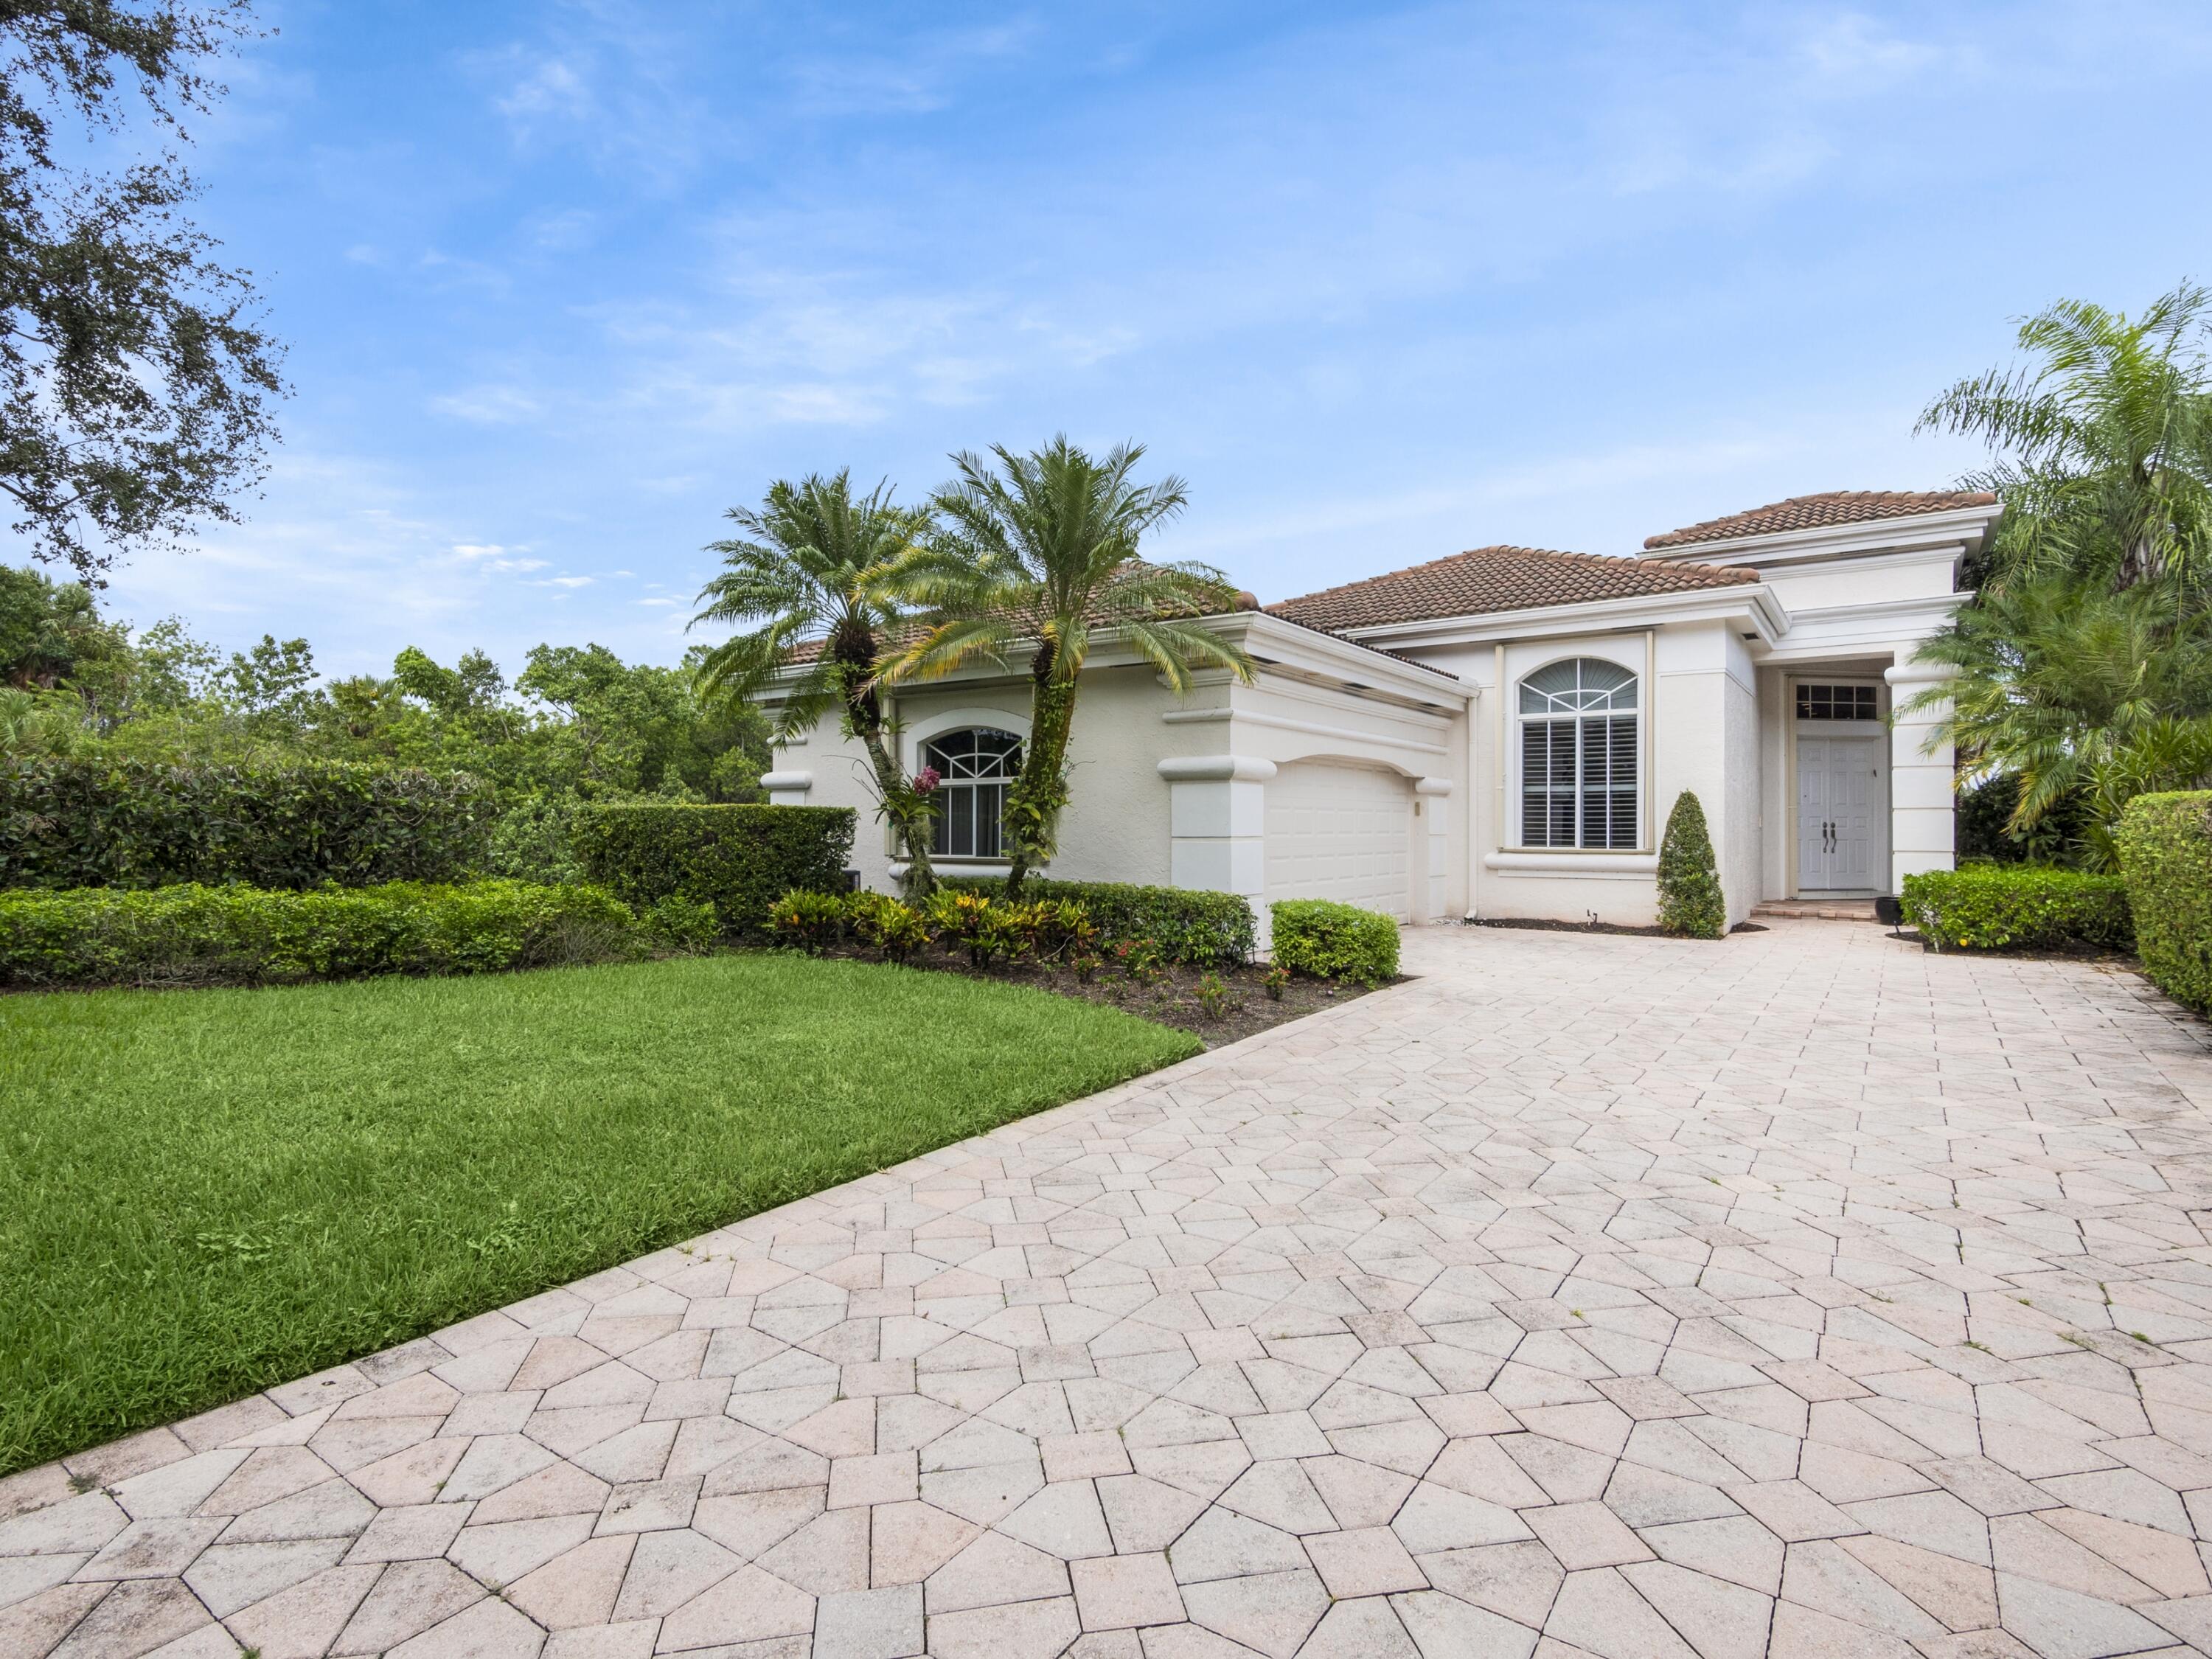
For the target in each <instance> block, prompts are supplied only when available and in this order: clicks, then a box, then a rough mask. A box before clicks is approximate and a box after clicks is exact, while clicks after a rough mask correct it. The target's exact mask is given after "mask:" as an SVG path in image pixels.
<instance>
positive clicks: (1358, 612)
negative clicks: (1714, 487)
mask: <svg viewBox="0 0 2212 1659" xmlns="http://www.w3.org/2000/svg"><path fill="white" fill-rule="evenodd" d="M1757 580H1759V573H1758V572H1757V571H1755V570H1744V569H1739V568H1735V566H1732V565H1723V564H1668V563H1666V562H1662V561H1658V560H1651V561H1648V562H1647V561H1644V560H1638V559H1616V558H1612V557H1608V556H1604V555H1601V554H1596V553H1553V552H1547V551H1546V550H1544V549H1541V548H1535V547H1478V548H1475V549H1474V550H1472V551H1469V552H1466V553H1455V554H1453V555H1452V556H1450V557H1449V558H1445V559H1435V560H1431V562H1429V563H1427V564H1417V565H1414V566H1413V568H1411V569H1407V570H1393V571H1391V572H1390V573H1389V574H1388V575H1383V576H1370V577H1369V578H1368V579H1367V580H1364V581H1358V582H1347V583H1346V584H1345V585H1344V586H1341V587H1328V588H1323V589H1322V591H1321V592H1318V593H1305V594H1301V595H1300V596H1299V597H1298V598H1297V599H1284V600H1281V601H1280V602H1279V603H1277V604H1274V605H1269V606H1268V607H1267V612H1268V614H1269V615H1270V616H1274V617H1281V618H1283V619H1284V620H1285V621H1286V622H1294V623H1303V624H1304V625H1305V626H1306V627H1309V628H1318V629H1323V630H1324V631H1327V632H1330V633H1334V632H1337V631H1339V630H1340V629H1347V628H1374V627H1378V626H1380V625H1382V624H1383V623H1405V622H1427V621H1429V620H1431V619H1432V618H1435V617H1477V616H1482V615H1485V614H1486V613H1488V612H1490V611H1528V610H1534V609H1535V608H1537V607H1540V606H1543V605H1579V604H1583V603H1585V602H1587V601H1589V600H1592V599H1632V598H1635V597H1637V596H1638V595H1639V594H1646V593H1680V592H1693V591H1696V590H1699V589H1704V588H1713V587H1734V586H1737V585H1739V584H1741V583H1744V582H1755V581H1757Z"/></svg>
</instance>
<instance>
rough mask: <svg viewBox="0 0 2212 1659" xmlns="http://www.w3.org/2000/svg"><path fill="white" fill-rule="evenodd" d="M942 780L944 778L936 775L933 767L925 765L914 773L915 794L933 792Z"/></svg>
mask: <svg viewBox="0 0 2212 1659" xmlns="http://www.w3.org/2000/svg"><path fill="white" fill-rule="evenodd" d="M944 781H945V780H944V779H942V778H940V777H939V776H938V775H937V769H936V768H935V767H933V766H925V767H923V768H922V769H921V771H919V772H917V773H915V775H914V793H915V794H917V795H929V794H934V793H936V792H937V786H938V785H939V784H940V783H942V782H944Z"/></svg>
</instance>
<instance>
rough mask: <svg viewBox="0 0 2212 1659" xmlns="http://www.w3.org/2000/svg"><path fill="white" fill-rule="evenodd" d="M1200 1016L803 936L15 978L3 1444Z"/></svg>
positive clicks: (225, 1395)
mask: <svg viewBox="0 0 2212 1659" xmlns="http://www.w3.org/2000/svg"><path fill="white" fill-rule="evenodd" d="M1199 1046H1200V1045H1199V1043H1198V1042H1197V1041H1196V1040H1195V1039H1194V1038H1192V1037H1190V1036H1186V1035H1185V1034H1183V1033H1182V1032H1180V1031H1175V1030H1169V1029H1168V1028H1166V1027H1164V1026H1160V1025H1154V1024H1150V1023H1148V1022H1146V1021H1144V1020H1140V1019H1137V1018H1133V1017H1132V1016H1130V1015H1127V1014H1122V1013H1120V1012H1115V1010H1112V1009H1110V1008H1102V1007H1098V1006H1093V1005H1091V1004H1088V1003H1084V1002H1079V1001H1076V1000H1071V999H1066V998H1060V997H1054V996H1050V995H1048V994H1045V993H1043V992H1040V991H1033V990H1029V989H1025V988H1022V987H1012V986H1004V985H994V984H989V983H986V982H979V981H974V980H969V979H965V978H962V977H959V976H957V975H951V974H929V973H920V972H912V971H908V970H906V969H897V968H884V967H875V966H869V965H865V964H861V963H842V962H817V961H813V960H810V959H807V958H805V957H793V956H784V955H775V956H768V955H757V956H754V955H738V956H721V957H706V958H700V959H693V960H684V961H671V962H659V963H641V964H635V965H626V966H619V967H601V968H576V969H552V970H548V971H544V972H539V973H530V974H512V975H496V976H487V977H484V978H480V979H410V980H402V979H388V980H375V981H362V982H356V983H351V984H337V985H319V986H307V987H298V988H292V989H283V990H216V991H191V992H177V991H172V992H139V991H116V992H101V993H97V994H58V995H41V996H14V997H5V998H0V1473H4V1472H6V1471H8V1470H9V1469H12V1468H21V1467H23V1466H25V1465H27V1464H31V1463H34V1462H40V1461H43V1460H44V1459H46V1458H49V1457H53V1456H57V1455H61V1454H63V1453H65V1452H68V1451H71V1450H74V1449H78V1448H81V1447H83V1446H87V1445H92V1444H96V1443H100V1442H101V1441H103V1440H106V1439H108V1438H109V1437H112V1436H115V1435H118V1434H121V1433H124V1432H125V1431H129V1430H131V1429H136V1428H141V1427H144V1426H146V1425H150V1424H155V1423H161V1422H166V1421H168V1420H171V1419H175V1418H178V1417H181V1416H184V1415H186V1414H187V1413H192V1412H196V1411H199V1410H203V1409H204V1408H206V1407H210V1406H213V1405H216V1404H218V1403H220V1402H222V1401H226V1400H230V1399H234V1398H236V1397H238V1396H240V1395H245V1394H247V1393H250V1392H252V1390H254V1389H261V1388H265V1387H268V1386H269V1385H270V1384H272V1383H278V1382H282V1381H283V1380H285V1379H287V1378H289V1377H293V1376H301V1375H302V1374H304V1373H307V1372H309V1371H313V1370H320V1369H321V1368H323V1367H324V1366H326V1365H331V1364H337V1362H339V1361H342V1360H344V1359H347V1358H352V1357H354V1356H356V1355H359V1354H363V1353H368V1352H373V1351H374V1350H376V1349H378V1348H381V1347H385V1346H389V1345H391V1344H392V1343H395V1342H399V1341H404V1340H406V1339H408V1338H410V1337H413V1336H416V1335H419V1334H422V1333H423V1332H425V1331H429V1330H434V1329H435V1328H438V1327H439V1326H441V1325H444V1324H447V1323H450V1322H453V1321H455V1320H458V1319H462V1318H465V1317H466V1316H469V1315H471V1314H474V1313H477V1312H480V1311H482V1310H484V1309H487V1308H492V1307H496V1306H498V1305H500V1304H502V1303H505V1302H509V1301H512V1300H514V1299H515V1298H517V1297H524V1296H527V1295H530V1294H532V1292H534V1291H540V1290H544V1289H545V1288H547V1287H549V1286H550V1285H558V1284H561V1283H562V1282H563V1281H564V1280H567V1279H573V1278H575V1277H578V1276H580V1275H581V1274H584V1273H591V1272H593V1271H595V1270H597V1269H599V1268H601V1267H607V1266H609V1265H611V1264H612V1263H615V1262H619V1261H624V1260H627V1259H628V1258H629V1257H631V1256H634V1255H641V1254H642V1253H644V1252H646V1251H648V1250H652V1249H657V1248H659V1247H660V1246H663V1245H666V1244H669V1243H675V1242H677V1241H679V1240H682V1239H684V1238H688V1237H693V1236H694V1235H696V1234H698V1233H700V1232H703V1231H707V1230H708V1229H709V1228H712V1227H714V1226H716V1225H720V1224H723V1223H726V1222H730V1221H733V1220H736V1219H738V1218H740V1217H743V1216H746V1215H750V1214H751V1213H753V1212H757V1211H760V1210H763V1209H767V1208H769V1207H770V1206H775V1205H777V1204H781V1203H783V1202H785V1201H787V1200H791V1199H794V1198H799V1197H801V1196H803V1195H804V1194H808V1193H811V1192H815V1191H817V1190H819V1189H820V1188H823V1187H827V1186H831V1185H833V1184H835V1183H836V1182H841V1181H846V1180H849V1179H851V1178H852V1177H854V1176H860V1175H864V1174H866V1173H867V1172H868V1171H869V1170H876V1169H879V1168H881V1167H883V1166H884V1165H885V1164H895V1163H897V1162H898V1161H899V1160H901V1159H902V1158H909V1157H912V1156H914V1155H915V1154H916V1153H919V1152H927V1151H928V1150H929V1149H930V1148H932V1147H935V1146H944V1145H945V1144H946V1143H948V1142H951V1141H954V1140H957V1139H961V1138H962V1137H963V1136H966V1135H970V1134H975V1133H978V1132H980V1131H982V1130H986V1129H988V1128H991V1127H994V1125H997V1124H1000V1123H1004V1122H1006V1121H1008V1120H1010V1119H1012V1118H1017V1117H1020V1116H1022V1115H1024V1114H1025V1113H1029V1112H1033V1111H1036V1110H1038V1109H1042V1108H1043V1107H1046V1106H1049V1105H1052V1104H1054V1103H1057V1102H1060V1101H1063V1100H1068V1099H1071V1098H1073V1097H1076V1096H1078V1095H1081V1094H1084V1093H1086V1092H1088V1091H1091V1090H1094V1089H1098V1088H1103V1087H1104V1086H1106V1085H1109V1084H1113V1083H1116V1082H1119V1081H1121V1080H1122V1079H1126V1078H1129V1077H1133V1076H1135V1075H1137V1074H1138V1073H1142V1072H1146V1071H1149V1070H1151V1069H1152V1068H1153V1067H1155V1066H1162V1065H1164V1064H1166V1063H1168V1062H1169V1061H1170V1060H1180V1059H1182V1058H1183V1057H1184V1056H1186V1055H1188V1054H1194V1053H1195V1052H1197V1050H1198V1048H1199Z"/></svg>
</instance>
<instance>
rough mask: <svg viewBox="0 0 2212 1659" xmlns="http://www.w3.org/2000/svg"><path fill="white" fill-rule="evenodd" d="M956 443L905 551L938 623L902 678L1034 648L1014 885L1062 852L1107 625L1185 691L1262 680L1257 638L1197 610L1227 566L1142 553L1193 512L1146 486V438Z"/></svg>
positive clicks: (1004, 663)
mask: <svg viewBox="0 0 2212 1659" xmlns="http://www.w3.org/2000/svg"><path fill="white" fill-rule="evenodd" d="M991 453H992V455H993V456H994V457H995V458H996V460H997V466H996V467H995V469H994V467H993V465H991V463H990V461H989V460H987V459H985V458H984V457H982V456H980V455H975V454H973V453H967V452H963V453H960V454H957V455H955V456H954V457H953V458H952V464H953V465H954V467H955V468H956V469H957V473H958V476H957V477H955V478H954V479H953V481H952V482H951V483H948V484H946V485H945V486H944V488H942V489H939V491H938V492H937V494H936V496H935V497H934V503H933V504H934V506H935V507H936V510H937V513H938V517H939V529H938V531H937V532H936V533H935V534H934V535H933V537H932V538H930V541H929V544H928V545H927V547H926V548H925V549H924V550H922V551H921V552H920V553H918V554H916V555H914V556H909V557H908V558H907V559H905V560H902V561H901V562H900V565H899V568H898V571H897V573H896V580H897V581H898V582H899V583H900V584H901V586H902V590H903V591H904V592H908V593H909V594H911V595H912V596H913V597H914V598H915V599H917V600H919V601H920V602H921V603H922V604H923V605H926V606H927V609H928V611H929V612H930V614H931V616H932V617H933V626H931V627H930V628H929V629H927V631H926V632H924V633H923V634H922V635H921V636H920V637H919V638H917V639H915V641H912V642H911V643H910V644H909V645H908V646H907V647H905V648H904V649H903V650H901V651H899V652H897V653H895V654H894V655H893V656H892V657H891V659H890V662H889V664H888V665H887V667H888V671H889V672H890V674H891V675H892V676H893V677H895V678H918V679H930V678H936V677H938V676H940V675H944V674H949V673H951V671H954V670H955V669H957V668H960V667H963V666H964V665H968V664H970V663H975V662H984V663H988V664H991V665H994V666H995V667H1000V668H1006V667H1008V666H1010V665H1012V663H1013V662H1014V661H1015V660H1016V659H1018V658H1021V657H1024V656H1026V658H1027V664H1026V665H1027V668H1028V671H1029V676H1030V739H1029V742H1028V744H1026V745H1025V746H1024V750H1023V752H1022V764H1021V770H1020V774H1019V775H1018V777H1017V778H1016V779H1015V781H1013V782H1012V784H1010V785H1008V786H1007V789H1006V843H1007V847H1008V854H1007V857H1008V863H1009V865H1010V866H1011V867H1010V868H1009V869H1008V871H1007V872H1006V891H1007V894H1008V895H1009V896H1014V895H1018V894H1019V893H1020V891H1021V889H1022V883H1023V879H1024V878H1025V877H1026V876H1027V875H1028V873H1029V872H1030V870H1031V869H1033V868H1035V867H1036V866H1037V865H1039V864H1042V863H1043V862H1044V861H1045V860H1048V859H1049V858H1051V856H1052V854H1053V849H1054V844H1055V842H1056V840H1057V837H1058V834H1059V827H1060V813H1061V812H1062V811H1063V810H1064V809H1065V808H1066V805H1067V742H1068V734H1069V732H1070V731H1071V730H1072V729H1073V725H1074V720H1075V699H1076V687H1077V683H1078V678H1079V676H1080V675H1081V673H1082V672H1083V665H1084V663H1085V660H1086V659H1088V658H1089V656H1090V654H1091V646H1092V643H1093V641H1095V640H1097V639H1099V638H1101V637H1103V638H1107V639H1110V640H1112V641H1115V643H1117V644H1120V645H1123V646H1126V647H1127V648H1129V649H1130V650H1132V651H1133V652H1135V653H1136V654H1137V655H1138V656H1139V657H1141V658H1142V659H1144V660H1146V662H1149V663H1150V664H1152V666H1153V667H1154V668H1156V669H1158V671H1159V672H1160V676H1161V678H1164V680H1166V682H1167V683H1168V684H1169V686H1170V688H1171V689H1172V690H1174V691H1175V692H1176V694H1177V695H1178V696H1180V695H1182V693H1184V692H1186V691H1188V690H1189V688H1190V678H1191V671H1192V670H1193V669H1194V668H1195V667H1201V666H1211V667H1220V668H1226V669H1228V670H1229V671H1231V673H1233V674H1235V675H1236V676H1237V678H1239V679H1243V680H1248V681H1249V679H1250V678H1251V677H1252V659H1250V658H1249V656H1247V655H1246V654H1245V653H1244V652H1243V649H1242V648H1241V647H1238V646H1237V645H1235V644H1234V643H1232V642H1231V641H1227V640H1225V639H1222V638H1221V637H1220V636H1218V635H1216V634H1214V633H1212V632H1211V631H1210V630H1208V629H1206V627H1204V626H1203V625H1202V624H1201V623H1200V622H1198V621H1197V620H1196V618H1198V617H1201V616H1203V615H1205V614H1206V613H1208V612H1210V611H1219V610H1221V609H1222V608H1223V607H1224V605H1225V604H1226V603H1227V602H1228V601H1229V599H1230V596H1231V591H1232V590H1231V587H1230V586H1229V584H1228V582H1227V581H1226V580H1225V578H1224V577H1223V576H1222V574H1221V573H1220V572H1219V571H1218V570H1215V569H1213V568H1211V567H1210V566H1206V565H1201V564H1192V563H1180V564H1155V563H1152V562H1147V561H1146V560H1144V559H1141V558H1139V556H1138V550H1139V545H1140V544H1142V542H1143V540H1144V538H1145V537H1146V534H1147V533H1148V532H1151V531H1152V530H1153V529H1155V528H1157V527H1158V526H1159V525H1160V524H1161V523H1162V522H1163V521H1164V520H1167V519H1170V518H1172V517H1173V516H1174V515H1175V514H1176V513H1180V512H1181V511H1182V507H1183V504H1184V501H1185V499H1186V496H1185V493H1184V486H1183V482H1182V479H1180V478H1177V477H1172V476H1170V477H1164V478H1161V479H1159V480H1158V481H1157V482H1155V483H1149V484H1139V483H1134V482H1133V480H1132V477H1131V474H1133V472H1134V471H1135V470H1136V465H1137V463H1138V461H1139V460H1140V459H1142V458H1143V456H1144V453H1145V452H1144V450H1143V448H1142V447H1140V446H1138V445H1134V444H1126V443H1125V444H1121V445H1117V446H1116V447H1115V448H1114V449H1113V450H1112V451H1110V452H1109V453H1108V454H1106V455H1105V456H1104V457H1103V459H1092V458H1091V456H1090V455H1088V454H1086V453H1085V452H1084V451H1082V450H1080V449H1078V448H1076V447H1074V446H1073V445H1072V444H1071V443H1069V442H1068V441H1067V439H1066V437H1065V436H1064V435H1063V436H1060V437H1056V438H1054V440H1053V441H1052V442H1050V443H1049V444H1048V445H1046V446H1045V447H1043V448H1042V449H1040V450H1036V451H1035V452H1034V453H1030V454H1027V455H1016V454H1014V453H1012V451H1010V450H1008V449H1007V448H1006V447H1005V446H1003V445H994V446H993V447H992V451H991Z"/></svg>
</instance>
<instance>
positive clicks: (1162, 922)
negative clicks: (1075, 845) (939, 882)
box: [945, 876, 1258, 968]
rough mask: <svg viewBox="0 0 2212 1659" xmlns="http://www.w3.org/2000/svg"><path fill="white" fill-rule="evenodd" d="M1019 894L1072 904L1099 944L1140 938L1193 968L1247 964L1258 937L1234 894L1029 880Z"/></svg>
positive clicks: (990, 888) (994, 885)
mask: <svg viewBox="0 0 2212 1659" xmlns="http://www.w3.org/2000/svg"><path fill="white" fill-rule="evenodd" d="M945 885H946V886H947V887H950V888H954V889H957V890H964V891H969V892H979V893H989V894H994V895H995V894H998V893H1000V892H1001V891H1003V890H1005V886H1006V884H1005V883H1004V882H1002V881H1000V880H999V879H998V878H995V877H962V878H956V879H954V880H951V881H949V882H947V883H945ZM1022 895H1023V896H1024V898H1025V899H1029V900H1052V899H1073V900H1075V901H1076V902H1079V903H1080V904H1081V905H1082V906H1083V908H1084V910H1085V913H1086V914H1087V915H1088V916H1089V918H1090V920H1091V924H1092V926H1094V927H1097V930H1098V934H1097V942H1098V944H1099V945H1102V946H1107V947H1110V946H1113V945H1119V944H1122V943H1124V942H1126V941H1127V940H1130V939H1144V940H1146V941H1148V942H1149V943H1151V944H1152V945H1154V946H1156V947H1157V948H1158V951H1159V952H1160V954H1161V956H1162V957H1164V958H1165V959H1166V960H1168V961H1170V962H1174V963H1189V964H1191V965H1193V966H1194V967H1200V968H1215V967H1218V968H1233V967H1235V966H1237V964H1239V963H1245V962H1249V961H1250V960H1251V958H1252V951H1253V947H1254V943H1255V939H1256V938H1257V936H1258V923H1257V922H1256V921H1255V918H1254V917H1253V915H1252V907H1251V905H1250V904H1249V902H1247V901H1246V900H1245V899H1243V897H1242V896H1239V895H1237V894H1235V893H1212V892H1206V891H1202V890H1196V889H1192V888H1184V887H1146V886H1140V885H1138V884H1133V883H1129V882H1119V881H1048V880H1043V879H1041V878H1037V877H1035V876H1032V877H1030V878H1029V879H1028V880H1027V881H1025V882H1024V883H1023V884H1022Z"/></svg>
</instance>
